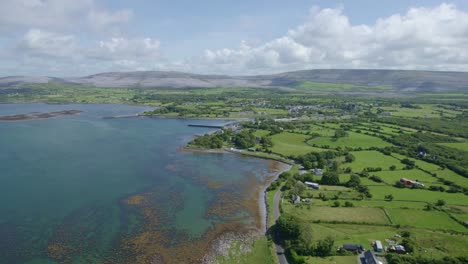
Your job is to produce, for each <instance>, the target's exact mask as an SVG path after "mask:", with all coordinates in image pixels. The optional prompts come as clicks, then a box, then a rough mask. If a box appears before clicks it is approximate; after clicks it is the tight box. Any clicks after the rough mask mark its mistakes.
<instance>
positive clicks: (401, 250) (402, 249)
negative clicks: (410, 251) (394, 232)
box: [389, 245, 406, 254]
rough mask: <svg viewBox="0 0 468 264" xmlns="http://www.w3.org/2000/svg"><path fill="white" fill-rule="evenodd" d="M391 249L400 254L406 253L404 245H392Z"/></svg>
mask: <svg viewBox="0 0 468 264" xmlns="http://www.w3.org/2000/svg"><path fill="white" fill-rule="evenodd" d="M389 249H390V251H391V252H395V253H398V254H406V249H405V247H404V246H402V245H396V246H390V248H389Z"/></svg>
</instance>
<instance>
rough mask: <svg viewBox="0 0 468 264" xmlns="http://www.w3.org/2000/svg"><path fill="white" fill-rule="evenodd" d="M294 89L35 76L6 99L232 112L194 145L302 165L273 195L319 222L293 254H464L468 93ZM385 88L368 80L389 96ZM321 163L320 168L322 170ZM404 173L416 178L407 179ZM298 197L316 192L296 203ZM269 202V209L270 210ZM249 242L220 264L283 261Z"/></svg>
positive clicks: (290, 245)
mask: <svg viewBox="0 0 468 264" xmlns="http://www.w3.org/2000/svg"><path fill="white" fill-rule="evenodd" d="M294 88H295V89H294V91H285V90H281V89H254V88H236V87H217V88H209V89H208V88H180V89H167V88H158V89H149V88H148V89H137V88H128V89H115V88H97V87H83V86H75V85H72V84H60V85H58V84H28V85H26V86H25V87H23V88H22V89H23V90H21V89H19V90H18V91H16V92H15V93H12V94H0V102H37V101H42V102H48V103H125V104H136V105H147V106H152V107H153V109H152V110H150V111H148V112H146V113H144V115H147V116H163V117H177V118H219V119H223V118H229V119H231V118H235V119H238V120H239V123H238V125H239V128H238V129H237V130H235V129H234V130H231V129H225V130H222V131H218V132H215V133H212V134H210V135H208V136H206V137H197V138H199V139H198V140H197V139H194V140H193V141H192V142H190V143H189V144H190V146H194V147H202V148H203V147H205V148H218V149H230V148H236V149H241V151H239V152H240V153H243V154H245V155H250V156H256V157H262V158H271V159H275V160H281V161H285V162H288V163H291V164H295V165H294V166H293V168H294V170H293V171H291V172H289V173H287V174H285V175H283V176H282V177H280V180H278V181H277V182H274V183H273V184H272V186H270V188H269V192H267V202H268V204H269V205H270V204H271V203H272V200H273V196H274V194H275V192H276V190H278V189H279V188H280V187H283V188H284V189H285V192H284V194H283V197H282V198H283V199H282V201H283V202H282V204H281V210H282V213H283V215H285V216H288V215H289V216H293V217H295V218H294V219H295V220H296V222H297V223H300V224H301V228H302V227H305V228H304V230H306V231H307V230H311V232H310V235H308V238H309V239H304V238H303V237H301V238H291V237H286V238H284V239H283V240H282V241H280V242H281V243H282V244H283V246H285V247H286V249H287V252H296V253H297V254H298V255H299V256H300V257H303V258H304V260H305V261H306V262H307V263H354V262H355V261H356V259H357V256H355V255H349V254H348V255H346V254H345V253H343V252H340V251H337V249H338V248H339V247H340V246H342V245H343V244H345V243H353V244H360V245H363V246H364V247H366V248H369V247H370V243H371V242H373V241H375V240H380V241H382V242H383V243H384V246H386V247H388V246H389V245H390V244H389V242H388V241H394V242H395V243H403V242H404V241H403V240H404V239H407V240H409V241H410V242H411V243H410V244H411V245H413V247H414V248H413V250H412V252H409V253H410V254H408V256H409V257H414V258H421V257H431V258H435V259H442V258H443V257H468V255H467V253H466V252H465V251H464V247H466V245H467V244H468V228H467V227H465V226H464V225H463V222H464V221H468V171H467V168H468V165H467V164H468V163H467V162H468V154H467V149H468V145H467V142H468V141H467V140H468V132H467V131H468V120H467V117H466V113H467V109H468V97H467V96H466V94H458V93H452V94H443V93H440V94H408V95H407V96H406V98H394V97H388V98H387V97H379V95H376V94H374V95H372V96H367V95H366V96H358V95H355V96H349V95H340V94H333V95H330V94H327V93H328V92H333V93H334V92H337V91H366V92H367V91H369V89H370V88H369V87H362V86H360V85H353V84H324V83H315V82H301V83H298V84H297V85H296V86H295V87H294ZM389 88H390V87H385V86H381V87H372V89H374V90H377V91H379V92H382V93H385V92H386V91H388V89H389ZM316 91H318V92H319V93H311V92H316ZM241 121H242V122H241ZM214 143H215V144H214ZM299 168H301V169H299ZM315 168H320V169H322V172H323V173H320V174H323V175H315V174H314V172H313V169H315ZM401 178H406V179H409V180H410V181H412V182H413V183H412V184H406V183H400V179H401ZM305 181H312V182H316V183H319V184H320V189H319V190H314V189H310V188H307V187H305V185H304V184H303V182H305ZM414 182H417V183H419V184H422V185H421V186H419V187H418V186H417V185H416V184H414ZM292 195H299V196H300V197H301V198H303V199H304V198H310V199H311V200H310V201H308V202H306V201H304V202H301V203H300V204H293V203H292V199H291V198H292ZM268 209H269V213H270V214H271V213H272V208H271V206H270V207H269V208H268ZM269 226H271V228H272V229H271V230H274V229H275V228H277V226H278V223H276V224H275V223H274V222H273V221H272V219H271V218H270V219H269ZM304 233H307V232H304ZM408 233H410V235H408ZM307 234H309V233H307ZM403 235H405V236H407V237H404V238H402V236H403ZM329 237H331V239H332V240H333V246H332V248H331V250H330V251H329V252H327V253H326V254H322V253H320V254H321V255H320V257H319V255H318V254H319V253H317V252H316V251H315V250H316V248H317V245H318V244H319V243H321V242H323V241H325V239H327V238H329ZM406 242H407V241H406ZM248 246H249V247H251V248H252V251H249V252H245V251H243V249H242V247H241V245H240V244H234V245H232V247H231V250H230V252H229V254H228V255H226V256H224V257H221V258H220V259H219V262H220V263H259V262H262V263H275V262H274V261H276V259H275V258H273V257H272V241H271V237H269V238H268V239H267V238H262V239H260V240H258V241H256V242H252V243H250V244H249V245H248ZM291 254H292V253H291ZM350 254H352V253H350ZM385 254H388V255H392V254H393V253H390V252H386V253H385ZM290 261H291V262H293V261H294V260H293V259H290Z"/></svg>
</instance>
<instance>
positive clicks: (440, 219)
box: [386, 208, 468, 232]
mask: <svg viewBox="0 0 468 264" xmlns="http://www.w3.org/2000/svg"><path fill="white" fill-rule="evenodd" d="M386 210H387V212H388V213H389V214H390V217H391V219H392V221H393V222H394V223H396V224H400V225H402V226H412V227H420V228H428V229H443V230H454V231H459V232H468V229H467V228H465V227H464V226H462V225H460V224H459V223H457V222H455V221H454V220H453V219H451V218H450V217H449V216H448V215H447V214H446V213H443V212H438V211H423V210H415V209H395V208H388V209H386Z"/></svg>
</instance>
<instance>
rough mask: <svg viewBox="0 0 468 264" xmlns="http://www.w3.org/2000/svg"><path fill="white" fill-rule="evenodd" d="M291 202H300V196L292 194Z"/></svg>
mask: <svg viewBox="0 0 468 264" xmlns="http://www.w3.org/2000/svg"><path fill="white" fill-rule="evenodd" d="M292 203H293V204H300V203H301V197H300V196H299V195H295V194H294V195H293V196H292Z"/></svg>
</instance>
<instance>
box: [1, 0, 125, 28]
mask: <svg viewBox="0 0 468 264" xmlns="http://www.w3.org/2000/svg"><path fill="white" fill-rule="evenodd" d="M132 16H133V12H132V11H131V10H128V9H123V10H116V11H110V10H106V9H103V8H101V7H100V6H98V4H96V3H95V1H94V0H2V1H0V32H4V33H12V32H13V33H15V32H18V31H22V30H29V29H31V28H40V29H43V30H47V31H63V32H68V33H70V32H74V31H79V32H83V31H84V32H87V31H90V32H92V31H94V32H98V33H109V32H110V33H113V32H117V31H118V26H119V25H120V24H124V23H126V22H128V21H129V20H130V19H131V18H132Z"/></svg>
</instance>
